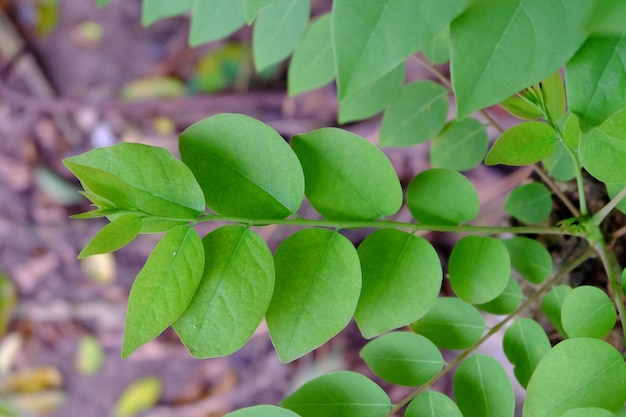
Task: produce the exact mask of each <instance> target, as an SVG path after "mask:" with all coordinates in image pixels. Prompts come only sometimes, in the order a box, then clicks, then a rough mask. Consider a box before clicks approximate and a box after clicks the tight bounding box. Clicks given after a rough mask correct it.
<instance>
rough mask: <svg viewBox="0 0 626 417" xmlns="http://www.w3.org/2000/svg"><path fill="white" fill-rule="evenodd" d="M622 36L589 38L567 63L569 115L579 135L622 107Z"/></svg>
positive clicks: (625, 61) (625, 94) (625, 52)
mask: <svg viewBox="0 0 626 417" xmlns="http://www.w3.org/2000/svg"><path fill="white" fill-rule="evenodd" d="M625 68H626V34H625V35H621V36H620V37H608V36H602V37H591V38H589V39H587V41H586V42H585V44H584V45H583V46H582V47H581V48H580V49H579V50H578V52H576V55H574V57H573V58H572V59H571V60H570V61H569V62H568V63H567V91H568V99H569V106H570V110H571V111H572V113H574V114H575V115H577V116H578V118H579V121H580V125H581V127H582V130H583V132H587V131H589V130H590V129H591V128H593V127H594V126H598V125H600V124H601V123H602V122H604V121H605V120H606V119H607V118H608V117H610V116H611V115H612V114H614V113H615V112H617V111H618V110H621V109H623V108H624V107H626V72H625Z"/></svg>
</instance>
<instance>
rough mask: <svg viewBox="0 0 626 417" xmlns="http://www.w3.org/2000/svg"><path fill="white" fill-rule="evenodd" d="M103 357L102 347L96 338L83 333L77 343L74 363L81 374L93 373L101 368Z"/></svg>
mask: <svg viewBox="0 0 626 417" xmlns="http://www.w3.org/2000/svg"><path fill="white" fill-rule="evenodd" d="M104 357H105V353H104V349H103V348H102V345H101V344H100V342H99V341H98V339H96V338H95V337H94V336H91V335H85V336H82V337H81V338H80V341H79V343H78V348H77V352H76V357H75V358H74V364H75V366H76V369H77V370H78V372H80V373H81V374H82V375H93V374H95V373H97V372H98V371H99V370H100V369H101V368H102V364H103V362H104Z"/></svg>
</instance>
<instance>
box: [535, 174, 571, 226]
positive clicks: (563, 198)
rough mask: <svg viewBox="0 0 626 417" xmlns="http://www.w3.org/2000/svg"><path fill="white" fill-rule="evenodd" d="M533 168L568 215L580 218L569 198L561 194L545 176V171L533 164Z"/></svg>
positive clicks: (554, 184) (556, 186) (555, 185)
mask: <svg viewBox="0 0 626 417" xmlns="http://www.w3.org/2000/svg"><path fill="white" fill-rule="evenodd" d="M533 168H534V169H535V172H536V173H537V175H539V177H541V180H542V181H543V182H544V183H545V184H546V185H547V186H548V187H550V189H551V190H552V192H553V193H554V194H556V196H557V197H559V200H561V202H562V203H563V204H564V205H565V207H567V209H568V210H569V211H570V213H572V215H573V216H574V217H578V216H580V211H578V209H577V208H576V206H575V205H574V204H573V203H572V202H571V201H570V199H569V198H567V196H566V195H565V194H564V193H563V191H561V189H560V188H559V186H558V185H557V184H556V183H555V182H554V181H553V180H552V178H550V177H549V176H548V174H546V173H545V171H544V170H543V169H542V168H541V167H540V166H539V165H537V164H535V165H534V166H533Z"/></svg>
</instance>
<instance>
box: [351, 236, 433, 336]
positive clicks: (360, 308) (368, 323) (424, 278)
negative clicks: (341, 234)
mask: <svg viewBox="0 0 626 417" xmlns="http://www.w3.org/2000/svg"><path fill="white" fill-rule="evenodd" d="M358 254H359V259H360V260H361V271H362V274H363V288H362V289H361V296H360V297H359V303H358V304H357V307H356V311H355V313H354V318H355V320H356V322H357V324H358V326H359V329H360V330H361V333H362V334H363V336H364V337H366V338H370V337H373V336H376V335H379V334H381V333H384V332H387V331H389V330H392V329H395V328H398V327H402V326H406V325H408V324H410V323H412V322H414V321H415V320H417V319H419V318H420V317H422V316H423V315H424V314H426V312H428V310H429V309H430V308H431V307H432V305H433V304H434V302H435V301H436V300H437V296H438V295H439V291H440V289H441V279H442V271H441V262H440V261H439V256H438V255H437V252H436V251H435V249H434V248H433V247H432V246H431V244H430V243H429V242H428V241H427V240H425V239H423V238H421V237H419V236H415V235H411V234H409V233H405V232H402V231H399V230H392V229H385V230H378V231H375V232H374V233H372V234H370V235H369V236H368V237H367V238H365V240H364V241H363V242H362V243H361V244H360V245H359V248H358ZM416 275H417V276H419V279H415V277H416Z"/></svg>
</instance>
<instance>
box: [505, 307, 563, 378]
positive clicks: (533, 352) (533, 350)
mask: <svg viewBox="0 0 626 417" xmlns="http://www.w3.org/2000/svg"><path fill="white" fill-rule="evenodd" d="M502 346H503V348H504V354H505V355H506V357H507V358H508V360H509V361H510V362H511V363H512V364H513V365H515V369H514V370H513V371H514V373H515V377H516V378H517V381H518V382H519V383H520V385H521V386H522V387H524V388H526V386H527V385H528V381H529V380H530V377H531V376H532V374H533V372H535V368H537V365H538V364H539V361H541V358H543V357H544V356H545V354H546V353H548V352H549V351H550V349H551V348H552V346H551V345H550V339H548V336H547V335H546V332H545V331H544V330H543V328H542V327H541V325H540V324H539V323H537V322H536V321H535V320H531V319H527V318H519V319H517V320H515V322H514V323H513V324H512V325H511V327H509V328H508V329H507V330H506V332H505V333H504V339H503V341H502Z"/></svg>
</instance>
